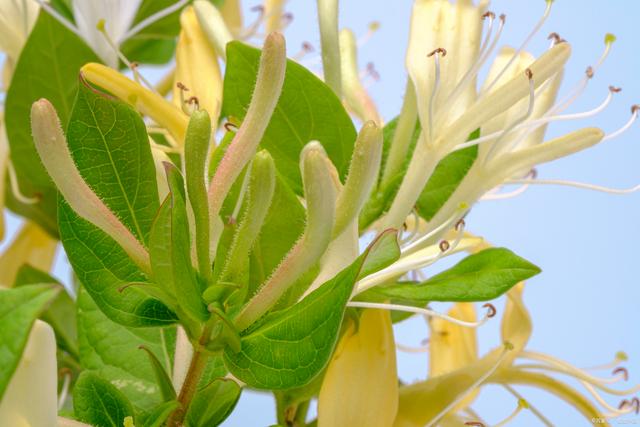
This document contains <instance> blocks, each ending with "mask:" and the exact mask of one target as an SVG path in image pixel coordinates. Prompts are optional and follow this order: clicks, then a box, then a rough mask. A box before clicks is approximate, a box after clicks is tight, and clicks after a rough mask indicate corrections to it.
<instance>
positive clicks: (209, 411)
mask: <svg viewBox="0 0 640 427" xmlns="http://www.w3.org/2000/svg"><path fill="white" fill-rule="evenodd" d="M240 391H241V388H240V386H239V385H238V384H236V383H235V381H232V380H228V379H224V378H218V379H215V380H214V381H212V382H211V383H209V384H208V385H207V386H205V387H204V388H202V389H200V390H198V392H197V393H196V395H195V397H194V398H193V401H192V402H191V406H189V412H188V413H187V419H186V426H187V427H214V426H217V425H219V424H220V423H222V422H223V421H224V420H225V419H227V417H228V416H229V415H230V414H231V412H232V411H233V408H235V406H236V403H237V402H238V399H239V398H240Z"/></svg>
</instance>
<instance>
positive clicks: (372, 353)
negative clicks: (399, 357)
mask: <svg viewBox="0 0 640 427" xmlns="http://www.w3.org/2000/svg"><path fill="white" fill-rule="evenodd" d="M356 329H357V330H356ZM397 408H398V378H397V372H396V355H395V342H394V339H393V329H392V325H391V317H390V315H389V312H388V311H385V310H364V311H363V312H362V316H361V317H360V321H359V323H358V325H357V327H356V326H355V325H354V324H353V323H351V324H350V325H349V326H348V328H347V331H346V332H345V334H344V335H343V336H342V338H341V339H340V342H339V344H338V347H337V349H336V351H335V354H334V356H333V358H332V360H331V362H330V363H329V367H328V368H327V371H326V374H325V378H324V380H323V382H322V387H321V388H320V395H319V399H318V426H319V427H354V426H367V427H388V426H390V425H391V424H392V423H393V419H394V418H395V416H396V412H397Z"/></svg>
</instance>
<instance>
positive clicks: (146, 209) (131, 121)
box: [67, 84, 159, 243]
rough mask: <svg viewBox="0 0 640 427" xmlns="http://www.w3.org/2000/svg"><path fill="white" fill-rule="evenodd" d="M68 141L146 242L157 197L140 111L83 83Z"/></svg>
mask: <svg viewBox="0 0 640 427" xmlns="http://www.w3.org/2000/svg"><path fill="white" fill-rule="evenodd" d="M67 143H68V145H69V150H70V151H71V155H72V157H73V159H74V161H75V163H76V165H77V166H78V170H79V171H80V175H82V177H83V178H84V180H85V181H86V182H87V184H89V186H90V187H91V188H92V189H93V191H94V192H95V193H96V194H97V195H98V197H99V198H100V199H101V200H102V201H103V202H104V203H105V204H106V205H107V207H109V209H111V211H112V212H113V213H114V214H115V215H116V216H117V217H118V218H119V219H120V221H122V223H123V224H124V225H125V226H127V228H129V229H130V230H131V232H132V233H133V234H134V235H135V236H136V237H137V238H138V240H140V241H141V242H143V243H146V242H147V239H148V235H149V231H150V229H151V224H152V223H153V220H154V217H155V214H156V212H157V210H158V207H159V201H158V187H157V184H156V169H155V165H154V162H153V157H152V156H151V148H150V147H149V137H148V136H147V130H146V127H145V124H144V122H143V121H142V118H141V117H140V115H139V114H138V113H137V112H136V111H134V110H133V109H132V108H131V107H129V106H128V105H127V104H125V103H123V102H120V101H118V100H115V99H112V98H108V97H107V96H106V95H102V94H100V93H97V92H96V91H95V90H94V89H92V88H90V87H89V86H87V85H86V84H82V85H80V88H79V90H78V96H77V98H76V102H75V104H74V106H73V112H72V114H71V119H70V122H69V127H68V130H67Z"/></svg>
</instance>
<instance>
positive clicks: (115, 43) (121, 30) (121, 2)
mask: <svg viewBox="0 0 640 427" xmlns="http://www.w3.org/2000/svg"><path fill="white" fill-rule="evenodd" d="M35 1H36V2H37V3H39V4H40V6H42V8H43V9H44V10H45V11H47V13H49V14H50V15H51V16H52V17H54V18H55V19H56V20H57V21H58V22H60V23H61V24H62V25H64V26H65V27H67V28H68V29H69V30H71V31H73V32H74V33H75V34H76V35H77V36H78V37H80V38H82V39H83V40H84V41H85V42H86V43H87V44H88V45H89V46H90V47H91V49H93V51H94V52H95V53H96V54H97V55H98V57H99V58H100V59H101V60H102V61H103V62H104V63H105V64H106V65H108V66H110V67H113V68H117V67H118V62H119V60H122V59H123V56H122V53H121V52H120V50H119V49H120V46H121V45H122V43H124V42H125V41H126V40H127V39H129V38H131V37H133V36H135V35H136V34H138V33H139V32H140V31H142V30H144V29H145V28H146V27H148V26H149V25H151V24H153V23H155V22H157V21H159V20H160V19H162V18H164V17H166V16H168V15H170V14H172V13H173V12H175V11H177V10H179V9H180V8H182V7H183V6H184V5H186V4H187V3H188V0H180V1H177V2H175V3H174V4H172V5H171V6H169V7H167V8H165V9H162V10H160V11H158V12H156V13H154V14H152V15H151V16H149V17H147V18H145V19H143V20H142V21H141V22H139V23H137V24H136V25H133V20H134V18H135V16H136V13H137V12H138V9H139V7H140V4H141V3H142V0H96V1H88V0H74V1H73V3H72V9H73V17H74V20H75V24H74V23H72V22H70V21H69V20H68V19H66V18H65V17H64V16H62V15H61V14H60V13H58V12H57V11H56V10H55V9H54V8H53V7H52V6H51V5H50V4H49V3H48V2H46V1H45V0H35ZM125 62H126V61H125Z"/></svg>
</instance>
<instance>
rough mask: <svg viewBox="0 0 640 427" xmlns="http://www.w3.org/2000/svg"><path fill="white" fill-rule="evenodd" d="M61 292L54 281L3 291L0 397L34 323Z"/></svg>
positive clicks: (0, 293) (0, 335)
mask: <svg viewBox="0 0 640 427" xmlns="http://www.w3.org/2000/svg"><path fill="white" fill-rule="evenodd" d="M59 292H60V288H59V287H56V286H55V285H51V284H43V285H29V286H21V287H19V288H14V289H7V290H0V366H2V369H0V400H1V399H2V395H3V394H4V391H5V390H6V388H7V385H8V384H9V381H10V380H11V376H12V375H13V372H14V371H15V370H16V367H17V366H18V363H19V362H20V357H21V356H22V352H23V350H24V347H25V345H26V344H27V338H29V331H31V326H32V325H33V322H34V321H35V320H36V319H37V318H38V316H40V314H41V313H42V312H43V311H44V310H45V309H46V307H47V305H48V304H50V303H51V301H53V299H54V298H55V297H56V296H57V295H58V293H59Z"/></svg>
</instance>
